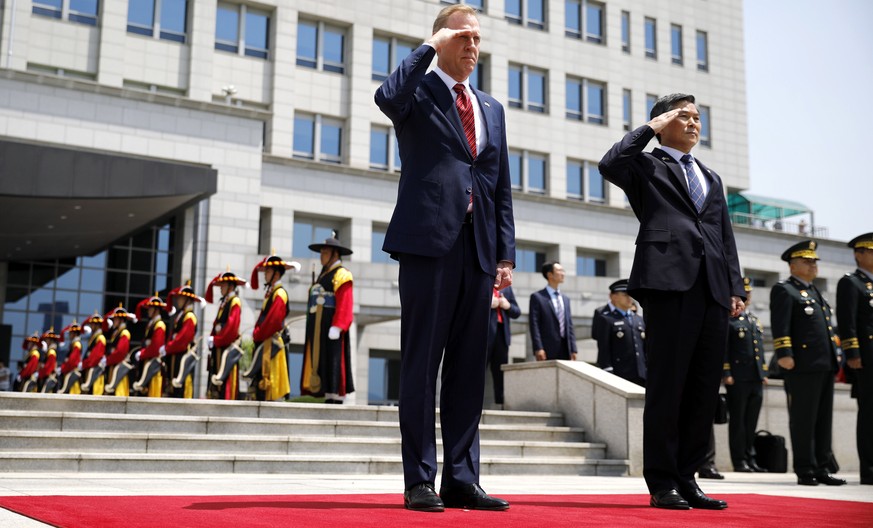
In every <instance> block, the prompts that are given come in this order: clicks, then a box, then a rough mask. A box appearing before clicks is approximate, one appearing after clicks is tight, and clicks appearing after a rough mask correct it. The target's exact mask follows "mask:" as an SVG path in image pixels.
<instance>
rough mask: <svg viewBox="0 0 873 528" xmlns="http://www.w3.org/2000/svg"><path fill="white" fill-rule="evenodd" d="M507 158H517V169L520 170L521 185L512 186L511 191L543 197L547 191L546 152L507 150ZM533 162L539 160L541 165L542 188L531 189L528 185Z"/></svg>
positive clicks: (547, 165) (547, 164)
mask: <svg viewBox="0 0 873 528" xmlns="http://www.w3.org/2000/svg"><path fill="white" fill-rule="evenodd" d="M509 156H510V157H512V156H519V157H520V158H519V161H520V163H519V168H520V170H521V174H519V181H520V182H521V185H515V184H512V189H513V190H514V191H521V192H524V193H528V194H539V195H545V194H547V193H548V190H549V155H548V153H546V152H535V151H530V150H526V149H516V148H510V149H509ZM534 160H541V161H542V164H543V187H542V188H539V187H531V184H530V173H531V170H530V168H531V163H532V162H533V161H534ZM511 165H512V163H510V181H512V172H511V171H512V167H511Z"/></svg>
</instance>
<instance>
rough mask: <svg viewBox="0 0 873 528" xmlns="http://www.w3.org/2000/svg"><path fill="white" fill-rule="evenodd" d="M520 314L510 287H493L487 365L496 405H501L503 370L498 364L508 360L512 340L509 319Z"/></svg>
mask: <svg viewBox="0 0 873 528" xmlns="http://www.w3.org/2000/svg"><path fill="white" fill-rule="evenodd" d="M520 315H521V308H519V307H518V302H517V301H516V300H515V294H514V293H513V292H512V288H511V287H509V288H504V289H503V290H502V291H501V290H498V289H497V288H494V293H493V295H492V297H491V317H490V318H489V323H488V365H489V366H490V367H491V379H492V380H493V382H494V403H496V404H498V405H503V371H502V370H500V366H501V365H505V364H506V363H508V362H509V345H510V343H511V342H512V331H511V330H510V324H509V320H510V319H518V317H519V316H520Z"/></svg>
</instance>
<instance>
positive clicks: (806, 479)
mask: <svg viewBox="0 0 873 528" xmlns="http://www.w3.org/2000/svg"><path fill="white" fill-rule="evenodd" d="M797 484H798V485H800V486H818V479H816V478H815V477H814V476H812V475H797Z"/></svg>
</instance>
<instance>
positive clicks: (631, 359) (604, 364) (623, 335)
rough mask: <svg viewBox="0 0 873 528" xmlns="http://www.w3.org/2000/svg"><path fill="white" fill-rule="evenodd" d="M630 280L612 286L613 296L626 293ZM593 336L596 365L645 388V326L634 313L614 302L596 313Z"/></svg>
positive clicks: (610, 289)
mask: <svg viewBox="0 0 873 528" xmlns="http://www.w3.org/2000/svg"><path fill="white" fill-rule="evenodd" d="M627 282H628V281H627V279H621V280H618V281H615V282H613V283H612V284H610V285H609V292H610V293H621V292H625V293H626V292H627ZM591 337H592V338H594V340H595V341H597V366H598V367H600V368H602V369H603V370H605V371H607V372H612V373H613V374H615V375H616V376H619V377H621V378H624V379H626V380H628V381H631V382H633V383H636V384H637V385H642V386H644V387H645V385H646V323H645V321H644V320H643V318H642V317H641V316H639V315H637V314H636V313H635V312H634V311H633V310H628V311H626V312H623V311H622V310H620V309H618V308H617V307H616V306H614V305H613V304H612V303H611V302H610V303H607V304H606V305H605V306H601V307H600V308H598V309H596V310H595V311H594V317H593V319H592V321H591Z"/></svg>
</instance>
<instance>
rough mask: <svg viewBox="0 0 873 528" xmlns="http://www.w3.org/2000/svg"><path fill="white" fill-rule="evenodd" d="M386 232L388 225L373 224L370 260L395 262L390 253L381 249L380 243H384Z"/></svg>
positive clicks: (383, 262) (381, 262)
mask: <svg viewBox="0 0 873 528" xmlns="http://www.w3.org/2000/svg"><path fill="white" fill-rule="evenodd" d="M387 232H388V226H386V225H382V224H373V236H372V238H370V255H371V257H370V262H376V263H379V264H397V261H396V260H394V259H392V258H391V255H389V254H388V253H385V252H384V251H382V245H383V244H384V243H385V233H387Z"/></svg>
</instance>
